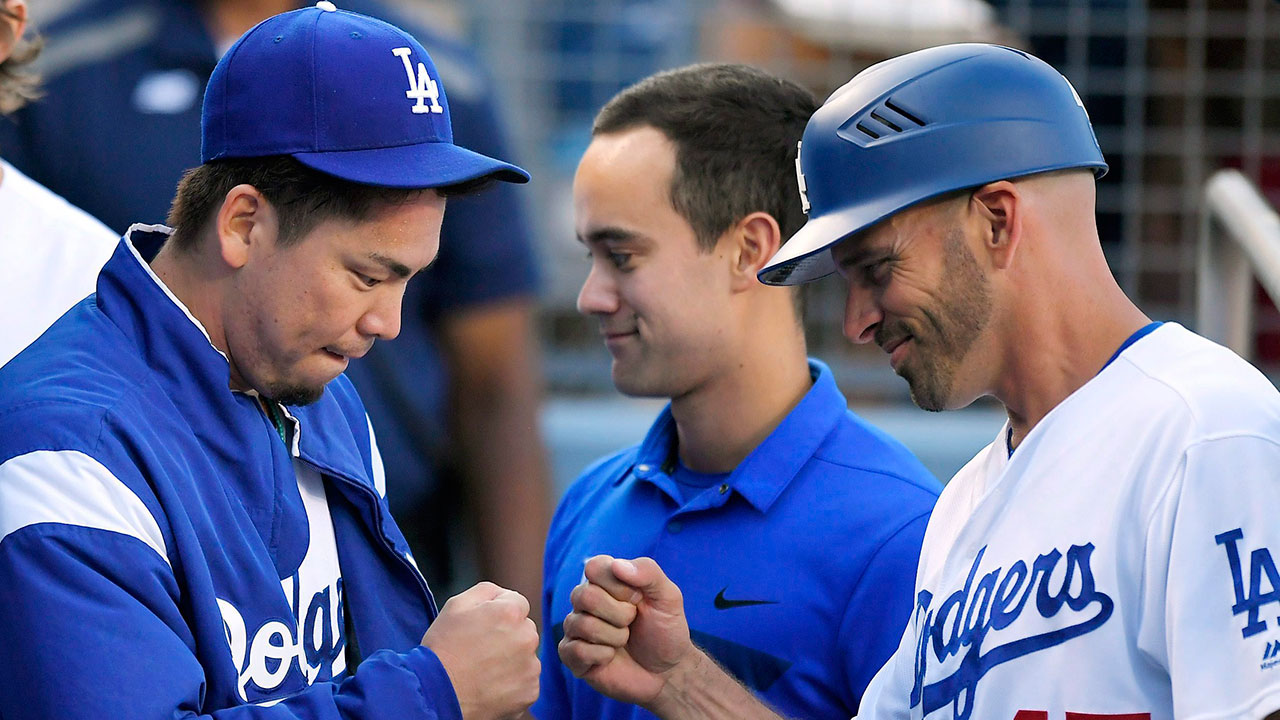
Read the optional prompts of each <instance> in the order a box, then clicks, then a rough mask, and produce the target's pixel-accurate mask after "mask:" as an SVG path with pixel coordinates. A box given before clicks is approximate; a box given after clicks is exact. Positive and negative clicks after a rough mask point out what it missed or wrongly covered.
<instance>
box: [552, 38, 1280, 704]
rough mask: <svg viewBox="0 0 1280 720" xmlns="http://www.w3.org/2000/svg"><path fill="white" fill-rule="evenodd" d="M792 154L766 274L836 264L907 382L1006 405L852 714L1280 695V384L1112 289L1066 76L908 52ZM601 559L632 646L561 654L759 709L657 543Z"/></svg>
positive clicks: (855, 324)
mask: <svg viewBox="0 0 1280 720" xmlns="http://www.w3.org/2000/svg"><path fill="white" fill-rule="evenodd" d="M800 155H801V160H800V171H801V173H802V177H803V182H802V186H803V187H804V188H805V194H806V202H807V203H808V204H809V206H810V211H809V212H810V219H809V222H808V223H807V224H806V225H805V227H804V228H803V229H801V230H800V231H799V232H798V233H797V234H796V236H795V237H793V238H792V239H791V240H790V241H789V242H788V243H786V244H785V245H784V246H783V248H782V250H781V251H780V252H779V253H778V254H777V255H776V256H775V257H774V258H773V259H772V260H771V261H770V262H769V264H768V266H767V267H765V268H764V269H763V271H762V272H761V273H760V277H761V279H762V280H763V281H765V282H767V283H771V284H794V283H799V282H804V281H807V280H811V279H814V278H817V277H821V276H823V275H826V274H828V273H831V272H839V273H840V274H841V275H842V276H843V277H844V278H845V279H846V280H847V281H848V300H847V305H846V309H845V328H844V330H845V334H846V335H847V336H848V337H849V338H850V339H851V340H854V341H856V342H872V341H874V342H876V343H877V344H878V345H879V346H880V347H881V348H883V349H884V350H885V351H886V352H888V353H889V355H890V363H891V365H892V366H893V368H894V369H895V370H896V371H897V373H898V374H899V375H901V376H903V377H904V378H905V379H906V380H907V382H908V384H909V385H910V387H911V393H912V397H913V398H914V399H915V401H916V403H917V404H919V405H920V406H921V407H923V408H926V409H929V410H944V409H951V408H958V407H963V406H965V405H968V404H969V403H970V402H972V401H973V400H974V399H975V398H978V397H980V396H983V395H993V396H995V397H996V398H997V399H999V400H1000V401H1001V402H1002V403H1003V404H1004V405H1005V407H1006V408H1007V409H1008V415H1009V420H1008V423H1007V424H1006V426H1005V427H1004V429H1002V430H1001V432H1000V434H999V436H998V437H997V438H996V439H995V441H994V442H993V443H992V444H991V445H990V446H988V447H987V448H986V449H984V450H983V451H982V452H980V453H979V454H978V455H977V456H976V457H975V458H974V459H973V460H972V461H971V462H970V463H969V464H968V465H966V466H965V467H964V468H963V469H962V470H961V471H960V472H959V473H958V474H957V475H956V476H955V478H954V479H953V480H952V481H951V482H950V484H949V485H948V486H947V487H946V489H945V490H944V491H943V494H942V497H941V498H940V499H939V503H938V507H937V509H936V510H935V512H934V514H933V516H932V518H931V520H930V523H929V528H928V530H927V531H926V535H925V541H924V547H923V550H922V555H921V559H920V567H919V570H918V572H917V575H916V607H915V611H914V613H913V616H912V618H911V621H910V622H909V623H908V625H907V628H906V631H905V633H904V634H903V636H902V642H901V644H900V646H899V648H898V651H897V653H896V654H895V655H894V656H893V657H892V658H891V659H890V661H889V662H888V663H887V664H886V665H885V667H884V668H882V669H881V671H880V672H879V673H878V674H877V676H876V678H875V680H873V681H872V684H871V687H870V688H869V689H868V692H867V695H866V698H865V700H864V705H863V707H862V709H861V711H860V716H863V715H865V716H867V717H873V718H974V719H977V718H982V719H983V720H988V719H999V720H1036V719H1046V720H1063V718H1077V719H1078V718H1126V719H1137V718H1144V719H1152V718H1174V717H1178V718H1264V717H1266V718H1271V719H1272V720H1274V718H1278V717H1280V712H1277V709H1280V570H1278V566H1277V560H1280V523H1277V522H1276V520H1275V508H1277V507H1280V394H1278V393H1277V392H1276V389H1275V388H1274V387H1273V386H1272V385H1271V384H1270V383H1269V382H1268V381H1267V379H1266V378H1265V377H1264V376H1263V375H1262V374H1261V373H1259V372H1258V371H1257V370H1256V369H1255V368H1253V367H1252V366H1250V365H1249V364H1248V363H1246V362H1244V361H1243V360H1241V359H1240V358H1239V357H1237V356H1236V355H1234V354H1233V353H1231V352H1230V351H1228V350H1226V349H1225V348H1222V347H1220V346H1218V345H1215V344H1213V343H1211V342H1209V341H1207V340H1205V339H1203V338H1201V337H1199V336H1197V335H1195V334H1193V333H1191V332H1189V331H1188V330H1186V329H1184V328H1182V327H1180V326H1178V325H1176V324H1173V323H1163V324H1162V323H1158V322H1151V321H1150V319H1149V318H1147V317H1146V316H1145V315H1144V314H1143V313H1142V311H1141V310H1139V309H1138V308H1137V307H1136V306H1135V305H1134V304H1133V303H1132V302H1131V301H1130V300H1129V299H1128V298H1127V297H1126V296H1125V295H1124V293H1123V292H1122V291H1121V290H1120V288H1119V287H1118V286H1117V285H1116V283H1115V281H1114V280H1113V278H1112V276H1111V274H1110V272H1109V270H1108V268H1107V265H1106V262H1105V260H1104V258H1103V254H1102V250H1101V247H1100V245H1099V240H1098V236H1097V230H1096V226H1095V221H1094V215H1093V209H1094V181H1095V176H1097V175H1100V174H1101V173H1102V172H1104V171H1105V170H1106V165H1105V163H1104V162H1103V159H1102V155H1101V153H1100V152H1099V149H1098V146H1097V143H1096V141H1095V139H1094V135H1093V132H1092V129H1091V126H1090V123H1089V120H1088V116H1087V115H1086V113H1085V110H1084V106H1083V103H1081V101H1080V99H1079V97H1078V95H1077V94H1076V93H1075V91H1074V90H1073V89H1072V87H1071V85H1070V84H1069V83H1068V82H1067V81H1066V79H1065V78H1063V77H1062V76H1061V75H1059V74H1058V73H1057V72H1056V71H1054V70H1053V69H1052V68H1050V67H1049V66H1048V65H1046V64H1044V63H1043V62H1041V61H1039V60H1038V59H1036V58H1034V57H1031V56H1029V55H1027V54H1025V53H1022V52H1020V51H1017V50H1012V49H1009V48H1003V47H996V46H990V45H954V46H945V47H939V48H932V49H928V50H923V51H919V52H916V53H911V54H908V55H905V56H902V57H899V58H895V59H893V60H890V61H887V62H884V63H881V64H879V65H877V66H874V67H872V68H870V69H868V70H866V71H864V72H863V73H861V74H860V75H858V76H857V77H855V78H854V79H853V80H852V81H851V82H850V83H848V84H847V85H846V86H845V87H843V88H841V89H840V90H838V91H837V92H836V93H835V94H834V95H832V96H831V98H829V99H828V101H827V102H826V104H825V105H824V106H823V107H822V108H821V109H819V111H818V112H817V113H816V114H815V115H814V117H813V119H812V120H811V121H810V122H809V124H808V127H807V128H806V130H805V135H804V140H803V145H802V147H801V151H800ZM611 567H612V570H613V572H612V573H611V574H610V575H609V576H608V577H607V578H605V579H604V580H603V581H602V582H601V583H600V585H601V587H603V588H604V589H607V590H609V591H611V594H610V595H606V594H604V593H595V594H591V595H590V596H589V597H590V598H591V599H593V600H596V601H598V602H596V603H595V604H593V605H592V604H588V603H582V604H581V607H578V608H577V610H576V612H578V613H580V614H583V615H589V616H594V617H596V618H604V619H605V620H607V621H613V622H615V623H617V622H620V621H622V620H625V619H626V618H627V617H628V615H634V616H635V618H636V619H635V620H634V621H633V622H632V623H631V624H630V625H629V626H628V627H629V629H630V632H629V637H628V638H627V639H626V642H625V643H615V644H614V646H613V647H614V649H618V648H620V649H624V650H625V651H626V652H616V653H614V654H613V655H609V654H608V650H609V649H610V645H609V643H608V642H607V636H606V635H598V636H597V635H593V634H591V633H588V632H584V633H583V634H582V635H581V636H580V637H577V638H575V639H576V640H577V645H576V646H574V647H566V648H565V649H566V651H567V652H565V656H566V657H565V661H566V662H567V663H569V664H570V665H571V666H573V667H575V669H577V670H579V671H581V672H584V673H594V674H595V676H597V677H608V679H609V681H610V683H611V684H610V686H609V687H606V688H605V690H606V691H611V690H612V688H613V687H614V685H618V686H623V685H626V684H628V683H634V682H637V681H638V680H645V681H648V682H650V683H652V684H650V685H649V686H648V687H649V688H650V689H651V690H652V695H651V696H650V698H649V702H650V705H651V706H652V707H653V708H654V709H655V710H657V711H658V714H660V715H662V716H664V717H670V718H676V717H695V716H696V717H736V718H739V719H741V718H744V717H768V716H769V713H768V712H767V711H766V710H765V709H764V708H763V707H762V706H760V705H758V704H756V703H754V701H753V700H752V698H751V697H750V696H749V695H748V694H747V693H746V692H745V691H743V690H742V689H741V688H738V687H735V686H734V685H733V684H731V683H729V682H727V681H726V680H725V678H724V676H723V674H722V673H720V672H719V671H718V670H717V669H715V668H714V666H713V665H711V664H710V663H708V662H707V661H706V656H705V655H704V654H703V653H702V652H701V651H699V650H697V649H696V648H694V647H693V646H692V645H691V644H690V643H689V642H688V641H687V634H685V631H684V625H683V620H682V616H681V614H680V612H679V593H678V591H677V590H676V589H675V587H674V585H672V584H671V583H670V581H668V580H667V579H666V578H665V576H664V575H663V574H662V572H661V570H659V569H658V568H657V566H656V565H655V564H653V563H652V561H650V560H648V559H641V560H637V561H636V562H634V563H628V562H623V561H614V562H613V563H612V565H611ZM584 597H588V596H587V594H585V593H584ZM633 597H638V600H637V603H636V604H635V605H632V604H631V603H629V602H626V601H628V600H630V599H632V598H633ZM619 598H620V599H621V600H619ZM627 606H630V607H631V608H632V609H631V610H627ZM578 626H585V623H584V624H581V625H579V624H575V627H578ZM610 669H611V670H612V671H613V672H612V674H610V673H609V670H610ZM726 708H732V710H731V711H726V710H725V709H726Z"/></svg>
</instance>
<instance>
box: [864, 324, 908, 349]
mask: <svg viewBox="0 0 1280 720" xmlns="http://www.w3.org/2000/svg"><path fill="white" fill-rule="evenodd" d="M913 334H914V333H912V332H911V328H909V327H907V324H906V323H904V322H902V321H901V320H895V321H893V322H891V323H890V322H882V323H880V325H879V326H878V327H876V332H875V335H873V336H872V337H873V339H874V340H875V341H876V345H879V346H880V347H881V348H882V349H883V348H886V347H888V346H890V345H892V344H893V343H895V342H898V341H899V340H902V339H903V338H906V337H907V336H909V335H913Z"/></svg>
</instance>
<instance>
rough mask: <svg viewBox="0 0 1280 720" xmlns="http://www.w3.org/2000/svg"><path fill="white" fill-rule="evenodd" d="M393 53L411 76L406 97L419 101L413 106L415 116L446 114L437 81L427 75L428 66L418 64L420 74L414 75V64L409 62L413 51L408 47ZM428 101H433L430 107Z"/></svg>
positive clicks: (405, 71)
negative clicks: (441, 104)
mask: <svg viewBox="0 0 1280 720" xmlns="http://www.w3.org/2000/svg"><path fill="white" fill-rule="evenodd" d="M391 52H392V54H394V55H395V56H396V57H398V58H400V59H401V60H402V61H403V62H404V73H405V75H407V76H409V89H408V90H407V91H405V97H407V98H409V99H410V100H417V101H418V102H417V103H415V104H414V106H413V112H414V114H415V115H421V114H423V113H429V112H432V113H442V112H444V108H443V107H441V106H440V88H439V87H438V86H437V85H436V81H435V80H432V79H431V76H430V75H428V74H427V66H426V65H425V64H424V63H418V74H417V75H416V76H415V75H414V73H413V63H411V62H409V55H411V54H412V53H413V50H412V49H411V48H407V47H398V48H395V49H394V50H392V51H391ZM427 100H430V101H431V104H430V105H427V104H426V101H427Z"/></svg>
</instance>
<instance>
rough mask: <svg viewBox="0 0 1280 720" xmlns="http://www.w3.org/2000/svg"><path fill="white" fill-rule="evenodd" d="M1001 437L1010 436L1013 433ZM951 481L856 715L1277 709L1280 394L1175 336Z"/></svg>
mask: <svg viewBox="0 0 1280 720" xmlns="http://www.w3.org/2000/svg"><path fill="white" fill-rule="evenodd" d="M1006 430H1007V428H1006ZM1006 430H1002V431H1001V433H1000V435H999V437H997V439H996V441H995V442H994V443H992V444H991V445H989V446H988V447H987V448H986V449H984V450H983V451H982V452H980V453H979V454H978V455H977V457H975V458H974V459H973V460H971V461H970V462H969V464H968V465H966V466H965V467H964V468H963V469H961V470H960V472H959V473H957V474H956V476H955V478H954V479H953V480H952V481H951V483H950V484H948V485H947V487H946V488H945V490H944V491H943V493H942V497H941V498H940V499H939V501H938V505H937V507H936V509H935V510H934V512H933V515H932V517H931V519H930V521H929V528H928V530H927V532H926V534H925V539H924V547H923V550H922V554H921V557H920V565H919V570H918V571H917V576H916V608H915V611H914V613H913V616H912V619H911V621H910V624H909V625H908V627H907V629H906V632H905V633H904V635H903V638H902V643H901V645H900V646H899V648H898V651H897V652H896V653H895V654H894V656H893V657H892V658H891V659H890V660H889V662H888V663H887V664H886V665H885V666H884V668H883V669H881V671H880V672H879V674H878V675H877V676H876V677H875V679H874V680H873V681H872V683H871V686H870V687H869V688H868V689H867V693H866V696H865V697H864V700H863V704H862V708H861V711H860V715H859V717H860V718H868V717H869V718H874V719H876V720H881V719H888V718H894V719H897V718H928V719H929V720H945V719H950V718H955V719H956V720H966V719H968V718H973V720H1171V719H1172V718H1179V720H1208V719H1210V718H1214V719H1217V718H1222V719H1226V718H1263V717H1265V716H1266V715H1267V714H1268V713H1270V712H1272V711H1275V710H1278V709H1280V572H1278V570H1277V568H1278V561H1280V394H1278V393H1277V392H1276V388H1275V387H1274V386H1272V385H1271V383H1270V382H1268V381H1267V379H1266V378H1265V377H1264V376H1263V375H1262V374H1261V373H1259V372H1258V371H1257V370H1256V369H1254V368H1253V367H1252V366H1250V365H1249V364H1248V363H1246V362H1244V361H1243V360H1241V359H1240V358H1239V357H1237V356H1236V355H1234V354H1232V353H1231V352H1230V351H1228V350H1226V349H1225V348H1222V347H1220V346H1218V345H1215V344H1213V343H1211V342H1209V341H1208V340H1205V339H1203V338H1201V337H1199V336H1197V335H1195V334H1193V333H1191V332H1189V331H1187V330H1186V329H1184V328H1182V327H1180V326H1178V325H1175V324H1172V323H1166V324H1165V325H1162V326H1161V327H1159V328H1157V329H1156V330H1154V331H1153V332H1152V333H1151V334H1149V335H1147V336H1146V337H1144V338H1142V339H1141V340H1139V341H1138V342H1136V343H1134V344H1133V345H1132V346H1130V347H1129V348H1128V349H1126V350H1125V351H1124V352H1123V353H1122V354H1121V355H1120V356H1119V357H1118V358H1117V359H1116V360H1115V361H1114V362H1112V363H1111V364H1110V365H1109V366H1107V367H1106V368H1105V369H1104V370H1103V371H1102V372H1101V373H1099V374H1098V375H1097V377H1095V378H1094V379H1092V380H1090V381H1089V382H1088V383H1086V384H1085V385H1084V386H1083V387H1081V388H1080V389H1078V390H1077V391H1076V392H1075V393H1073V394H1072V395H1071V396H1070V397H1068V398H1067V399H1066V400H1064V401H1063V402H1062V403H1061V404H1059V405H1058V406H1057V407H1056V408H1054V409H1053V410H1052V412H1050V413H1049V414H1048V415H1047V416H1046V417H1045V418H1044V419H1043V420H1041V421H1040V423H1039V424H1037V425H1036V426H1035V427H1034V428H1033V429H1032V431H1031V432H1030V433H1029V434H1028V435H1027V437H1026V439H1025V440H1024V441H1023V442H1022V444H1021V445H1020V446H1019V447H1018V448H1017V450H1016V451H1015V452H1014V453H1013V455H1012V457H1010V456H1009V454H1008V452H1007V447H1006V444H1005V432H1006Z"/></svg>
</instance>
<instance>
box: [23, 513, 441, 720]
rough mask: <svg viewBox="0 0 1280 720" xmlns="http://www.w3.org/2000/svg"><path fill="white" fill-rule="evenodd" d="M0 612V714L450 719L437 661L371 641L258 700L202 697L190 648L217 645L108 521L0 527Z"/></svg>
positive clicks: (152, 558) (151, 560)
mask: <svg viewBox="0 0 1280 720" xmlns="http://www.w3.org/2000/svg"><path fill="white" fill-rule="evenodd" d="M0 619H2V621H0V677H4V678H6V680H5V681H4V682H0V717H4V718H5V720H38V719H44V718H54V717H56V718H63V719H64V720H77V719H79V718H83V719H85V720H88V719H90V718H93V719H95V720H96V719H99V718H108V717H109V718H120V719H133V718H137V719H138V720H143V719H145V720H162V719H163V720H170V719H171V718H195V717H216V718H224V719H226V720H235V719H238V718H260V717H261V718H266V717H271V718H298V719H303V718H306V719H309V720H330V719H332V720H337V719H339V718H343V719H346V720H356V719H358V718H388V717H389V718H397V720H408V719H409V718H422V719H423V720H461V711H460V710H459V708H458V703H457V699H456V696H455V695H454V692H453V688H452V685H451V684H450V683H449V679H448V676H447V675H446V673H445V671H444V668H443V666H441V664H440V662H439V660H438V659H437V658H436V657H435V656H434V654H432V653H431V652H430V651H429V650H427V649H426V648H420V647H419V648H414V649H413V650H410V651H409V652H406V653H402V654H396V653H392V652H389V651H381V652H377V653H373V654H371V655H370V656H369V657H368V658H366V659H365V660H364V662H363V663H361V665H360V666H359V668H358V669H357V671H356V672H355V673H354V674H353V675H352V676H350V677H348V678H346V679H344V680H341V681H338V682H318V683H316V684H314V685H312V686H311V687H309V688H308V689H307V690H305V691H303V692H301V693H298V694H296V695H293V696H292V697H288V698H286V699H284V700H281V701H280V702H278V703H275V704H274V705H271V706H270V707H267V706H263V705H234V703H225V702H221V701H220V700H219V699H217V698H211V697H207V695H206V687H207V683H206V674H205V673H206V668H205V667H204V666H203V665H202V662H201V657H202V656H203V657H205V658H206V661H207V658H209V657H218V654H219V653H226V652H227V650H226V649H225V647H200V643H199V642H197V640H196V638H195V637H193V635H192V633H191V631H190V629H189V627H188V625H187V623H186V621H185V620H184V599H183V598H182V597H181V594H180V592H179V590H178V587H177V584H176V582H175V580H174V575H173V571H172V570H171V569H170V566H169V565H168V563H167V562H166V560H165V558H164V557H163V556H161V555H160V554H159V553H157V552H156V551H155V550H153V549H152V548H150V547H148V546H147V545H146V544H144V543H143V542H141V541H140V540H138V539H137V538H134V537H130V536H128V535H125V534H121V533H118V532H111V531H107V530H101V529H97V528H89V527H80V526H76V525H66V524H59V523H41V524H35V525H28V526H26V527H24V528H21V529H19V530H17V531H15V532H12V533H10V534H9V535H7V536H5V537H4V538H3V540H0ZM207 644H209V645H215V646H216V645H218V643H207ZM228 658H229V654H228ZM228 664H229V663H228ZM227 705H231V706H227ZM212 708H221V709H217V710H214V711H212V712H211V709H212Z"/></svg>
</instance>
